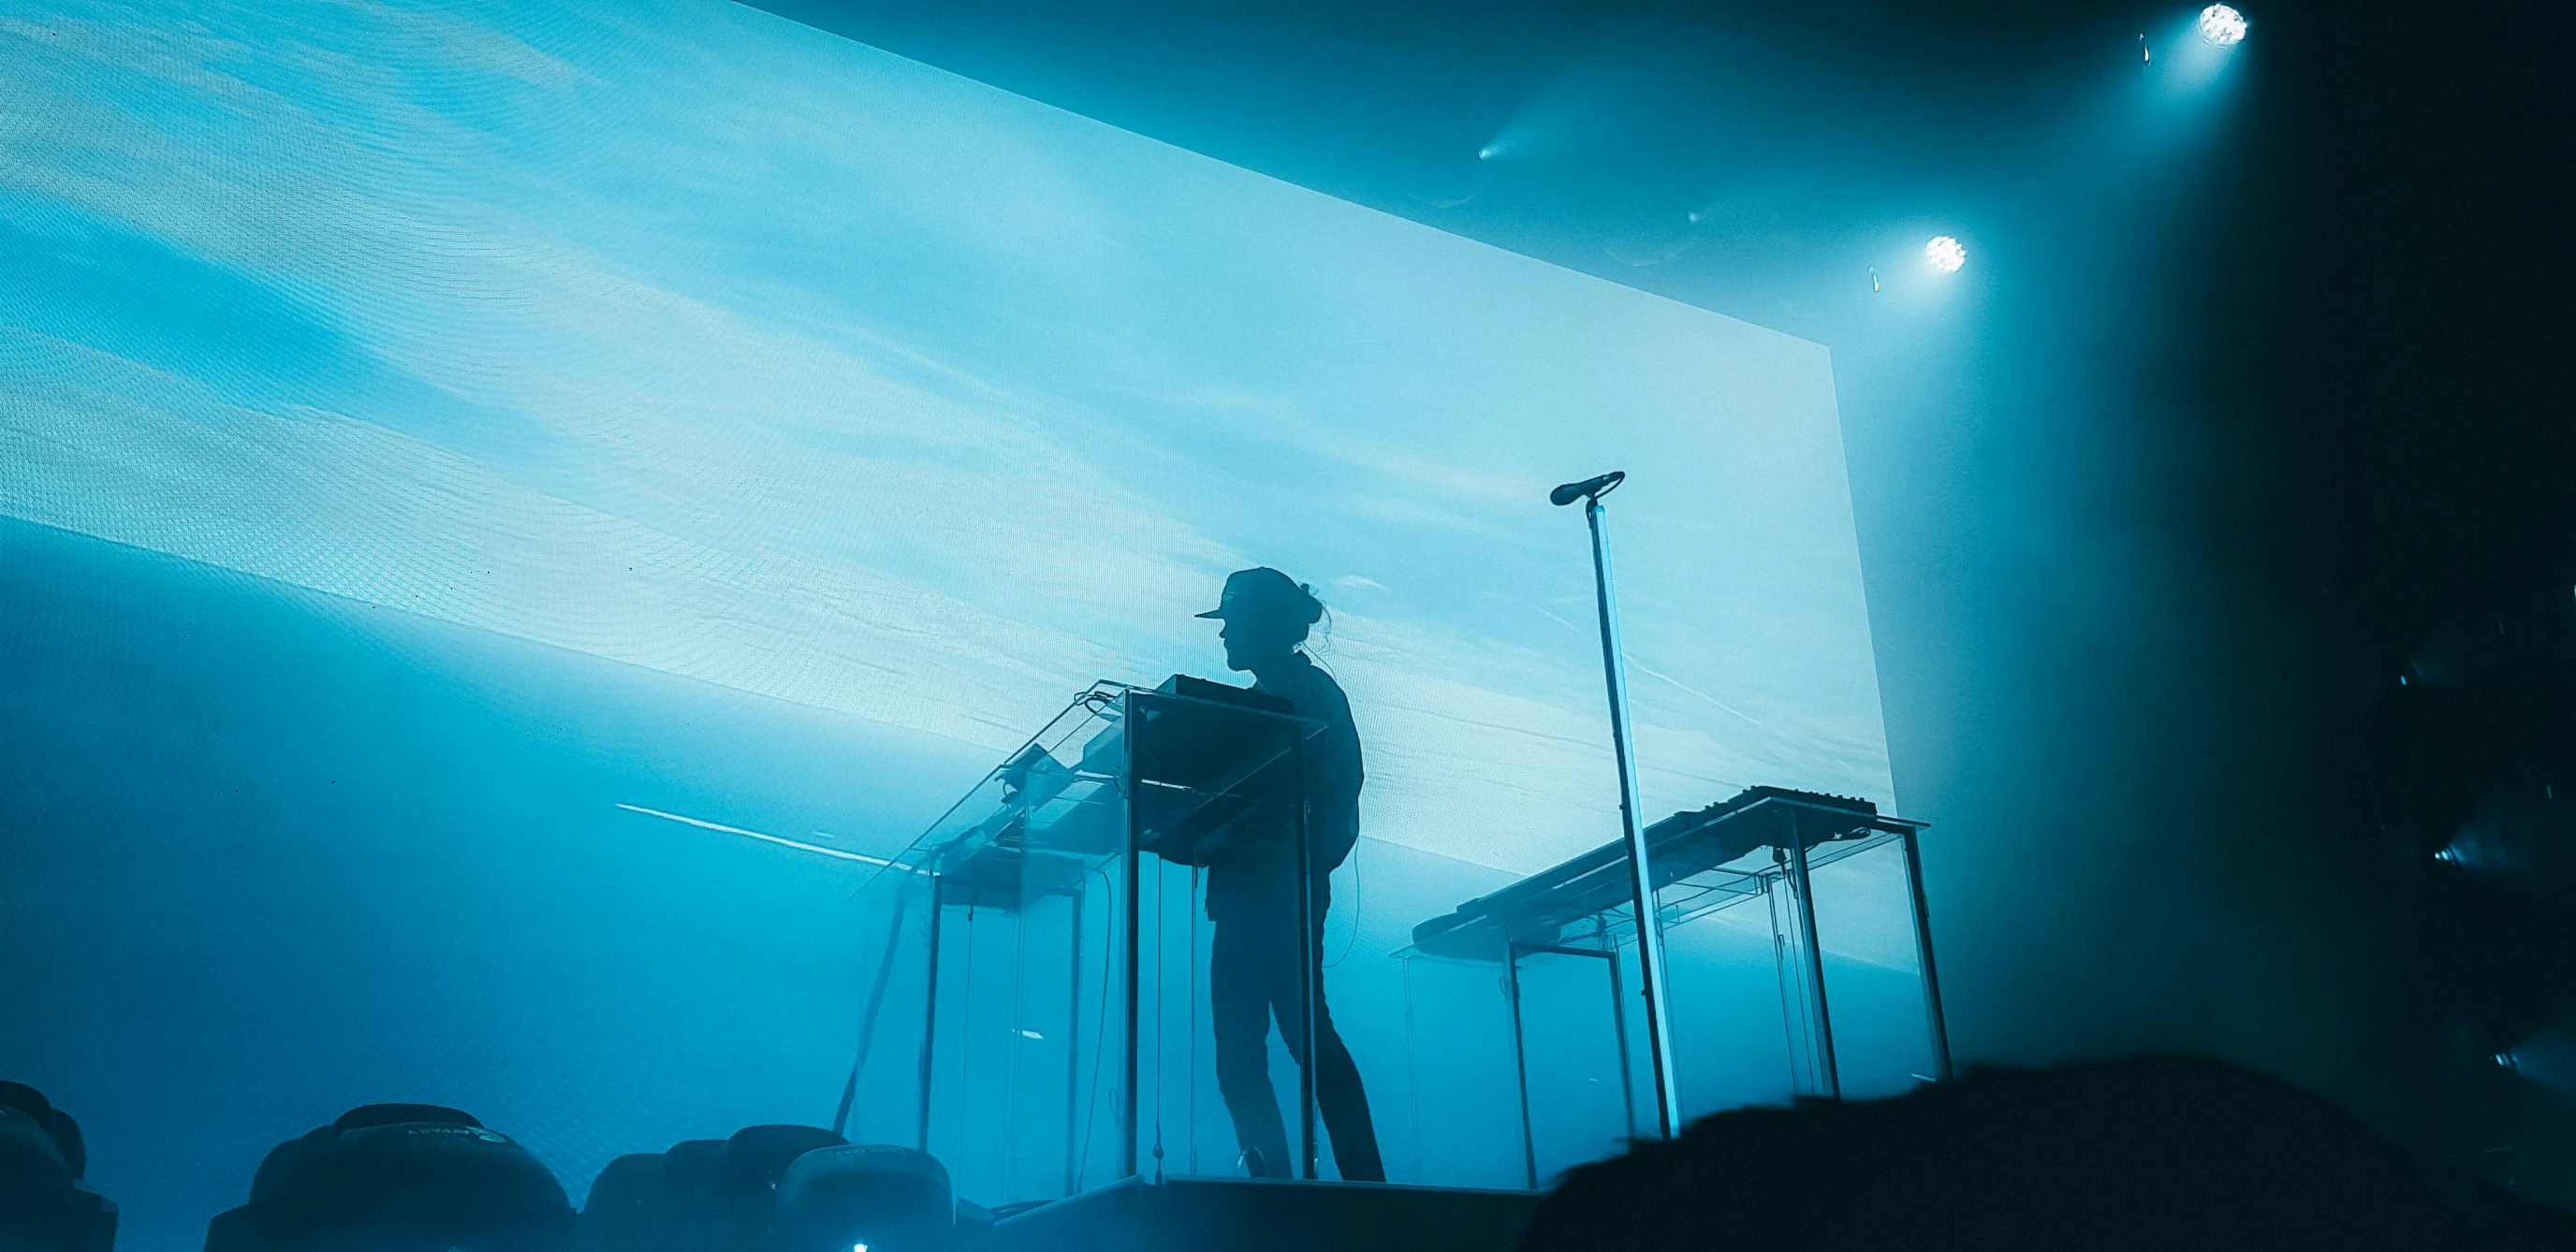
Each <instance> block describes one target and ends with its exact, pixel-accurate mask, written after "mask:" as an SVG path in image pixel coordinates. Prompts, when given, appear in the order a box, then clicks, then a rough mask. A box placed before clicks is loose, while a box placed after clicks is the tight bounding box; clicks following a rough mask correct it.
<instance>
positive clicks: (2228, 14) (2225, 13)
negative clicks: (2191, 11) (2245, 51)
mask: <svg viewBox="0 0 2576 1252" xmlns="http://www.w3.org/2000/svg"><path fill="white" fill-rule="evenodd" d="M2200 37H2201V38H2203V39H2206V40H2208V41H2209V42H2211V43H2214V44H2216V45H2218V46H2219V47H2222V48H2232V47H2234V46H2236V45H2237V44H2239V43H2241V42H2243V41H2244V39H2245V15H2244V14H2242V13H2239V12H2237V11H2236V10H2234V9H2231V8H2229V7H2227V6H2226V5H2223V4H2213V5H2211V6H2209V7H2208V8H2206V9H2202V10H2201V11H2200Z"/></svg>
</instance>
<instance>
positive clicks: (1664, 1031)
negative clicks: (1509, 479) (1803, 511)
mask: <svg viewBox="0 0 2576 1252" xmlns="http://www.w3.org/2000/svg"><path fill="white" fill-rule="evenodd" d="M1627 478H1628V475H1627V474H1626V472H1625V471H1619V470H1614V471H1612V472H1610V473H1607V474H1604V475H1602V476H1600V477H1599V478H1594V479H1590V480H1587V481H1584V482H1580V483H1568V484H1566V485H1565V486H1562V487H1559V488H1557V489H1556V491H1555V493H1554V494H1553V495H1552V496H1550V497H1549V499H1550V501H1551V502H1553V503H1555V504H1560V505H1564V504H1572V503H1573V502H1574V501H1575V500H1577V499H1580V500H1582V501H1583V517H1584V521H1585V522H1586V523H1588V524H1589V525H1590V527H1591V530H1592V589H1593V592H1594V595H1595V596H1596V598H1597V599H1598V600H1599V602H1600V606H1601V670H1602V674H1603V677H1604V679H1605V680H1606V682H1607V684H1608V686H1609V691H1610V747H1611V750H1612V752H1613V753H1615V754H1616V755H1617V756H1618V758H1619V820H1620V823H1621V825H1622V826H1623V827H1624V833H1625V834H1626V836H1627V840H1628V885H1629V889H1630V890H1631V891H1632V892H1633V893H1634V894H1635V899H1636V910H1637V966H1638V970H1639V974H1640V977H1641V979H1642V981H1643V982H1644V983H1645V987H1644V992H1645V997H1646V1050H1647V1053H1648V1055H1649V1057H1650V1059H1651V1063H1652V1067H1653V1069H1654V1072H1655V1114H1656V1124H1657V1126H1658V1127H1659V1128H1660V1129H1661V1130H1662V1131H1663V1135H1664V1138H1666V1139H1673V1138H1678V1137H1679V1136H1680V1135H1681V1133H1682V1118H1681V1097H1680V1093H1679V1090H1678V1088H1677V1087H1676V1085H1675V1083H1674V1075H1673V1041H1672V1027H1671V1023H1670V1014H1669V1012H1668V1008H1669V1005H1668V1002H1667V1001H1666V999H1665V990H1664V922H1663V918H1662V917H1661V916H1660V915H1659V914H1658V913H1657V912H1656V911H1655V880H1654V877H1653V875H1652V873H1651V872H1650V871H1649V870H1648V868H1647V863H1646V827H1645V822H1644V820H1643V819H1642V818H1641V817H1639V815H1638V813H1637V804H1638V797H1637V750H1636V745H1635V743H1634V742H1632V741H1631V739H1630V737H1629V730H1628V667H1627V665H1626V663H1625V661H1624V659H1623V656H1622V651H1621V649H1620V646H1619V605H1618V597H1617V594H1616V592H1614V591H1613V589H1612V587H1611V584H1610V536H1609V533H1608V529H1607V523H1606V522H1604V521H1603V511H1602V508H1601V497H1603V496H1605V495H1608V494H1609V493H1610V492H1611V491H1613V490H1615V489H1616V488H1617V487H1618V486H1619V484H1620V483H1622V482H1625V481H1627ZM1621 1011H1622V1012H1625V1011H1626V1010H1625V1009H1624V1008H1623V1009H1622V1010H1621Z"/></svg>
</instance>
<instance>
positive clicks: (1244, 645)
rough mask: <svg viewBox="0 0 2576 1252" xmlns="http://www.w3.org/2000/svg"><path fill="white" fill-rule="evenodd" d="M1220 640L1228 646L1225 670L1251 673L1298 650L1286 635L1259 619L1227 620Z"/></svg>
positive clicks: (1220, 634) (1233, 618) (1222, 623)
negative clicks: (1281, 654)
mask: <svg viewBox="0 0 2576 1252" xmlns="http://www.w3.org/2000/svg"><path fill="white" fill-rule="evenodd" d="M1216 637H1217V638H1218V639H1219V640H1220V641H1222V642H1223V643H1224V644H1225V667H1226V668H1227V669H1230V670H1249V669H1251V668H1252V667H1253V666H1255V665H1258V664H1260V663H1262V662H1263V661H1266V660H1270V659H1272V658H1274V657H1276V656H1277V655H1279V654H1280V653H1283V652H1286V651H1288V650H1289V649H1290V648H1291V647H1293V646H1294V645H1293V644H1291V643H1290V642H1289V641H1288V637H1287V632H1286V631H1284V630H1281V629H1280V628H1279V627H1278V626H1277V625H1276V624H1274V623H1271V622H1268V621H1266V620H1264V619H1262V618H1259V617H1250V616H1246V617H1228V618H1224V619H1222V622H1221V625H1220V626H1219V628H1218V630H1217V632H1216Z"/></svg>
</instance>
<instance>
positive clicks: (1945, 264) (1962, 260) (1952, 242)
mask: <svg viewBox="0 0 2576 1252" xmlns="http://www.w3.org/2000/svg"><path fill="white" fill-rule="evenodd" d="M1923 259H1924V260H1925V261H1928V262H1930V263H1931V265H1932V268H1934V269H1936V270H1939V271H1941V272H1942V273H1944V274H1956V273H1958V272H1959V267H1960V266H1962V265H1965V264H1967V263H1968V250H1967V249H1966V248H1965V247H1963V246H1961V245H1960V243H1959V241H1958V240H1956V239H1952V238H1951V237H1949V236H1948V235H1935V236H1933V237H1932V242H1930V243H1927V244H1925V245H1923Z"/></svg>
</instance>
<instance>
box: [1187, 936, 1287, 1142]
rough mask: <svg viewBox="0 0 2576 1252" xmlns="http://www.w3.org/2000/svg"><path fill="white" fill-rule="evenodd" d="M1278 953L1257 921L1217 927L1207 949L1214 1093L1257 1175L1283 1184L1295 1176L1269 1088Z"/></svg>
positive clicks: (1276, 1095) (1274, 1097)
mask: <svg viewBox="0 0 2576 1252" xmlns="http://www.w3.org/2000/svg"><path fill="white" fill-rule="evenodd" d="M1276 947H1277V945H1276V943H1275V942H1272V941H1271V937H1270V936H1268V935H1265V934H1263V933H1262V931H1261V925H1260V922H1259V921H1258V920H1257V919H1241V920H1235V921H1221V922H1218V923H1217V924H1216V933H1215V934H1214V935H1213V936H1212V937H1211V938H1210V939H1209V942H1208V1017H1209V1023H1208V1024H1209V1026H1210V1028H1211V1029H1212V1031H1213V1032H1214V1034H1215V1037H1216V1089H1217V1093H1218V1094H1219V1095H1222V1096H1223V1097H1225V1111H1226V1112H1227V1113H1228V1114H1230V1115H1231V1116H1232V1117H1233V1118H1234V1138H1235V1142H1236V1143H1238V1144H1240V1145H1241V1146H1242V1148H1243V1150H1244V1151H1246V1152H1251V1153H1257V1154H1259V1156H1260V1157H1261V1167H1260V1169H1259V1170H1258V1171H1256V1172H1258V1173H1260V1174H1263V1175H1267V1176H1270V1177H1278V1178H1285V1177H1289V1176H1291V1175H1293V1174H1294V1173H1295V1172H1296V1169H1295V1166H1294V1164H1293V1158H1292V1157H1291V1156H1290V1155H1289V1151H1288V1128H1287V1126H1286V1125H1284V1124H1283V1123H1282V1122H1281V1121H1280V1118H1279V1093H1278V1092H1277V1091H1275V1090H1273V1089H1272V1088H1271V1086H1270V1012H1271V1008H1270V1006H1271V1000H1272V998H1273V996H1272V987H1273V984H1274V983H1275V982H1276V981H1277V980H1276V975H1275V970H1274V967H1275V966H1276V965H1277V964H1278V959H1277V958H1276V956H1274V955H1273V954H1272V950H1273V949H1275V948H1276ZM1292 972H1293V964H1292ZM1292 1046H1293V1045H1292Z"/></svg>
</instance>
